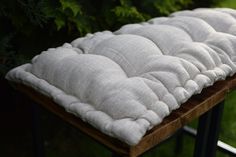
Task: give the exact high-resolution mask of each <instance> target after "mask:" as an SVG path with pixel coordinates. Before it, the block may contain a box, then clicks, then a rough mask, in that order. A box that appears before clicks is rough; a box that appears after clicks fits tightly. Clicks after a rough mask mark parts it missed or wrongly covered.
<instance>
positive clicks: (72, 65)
mask: <svg viewBox="0 0 236 157" xmlns="http://www.w3.org/2000/svg"><path fill="white" fill-rule="evenodd" d="M235 18H236V11H235V10H232V9H227V8H223V9H221V8H216V9H204V8H202V9H196V10H194V11H180V12H176V13H173V14H172V15H171V16H170V17H159V18H153V19H151V20H149V21H148V22H144V23H139V24H128V25H125V26H123V27H121V28H120V29H119V30H117V31H115V32H110V31H103V32H97V33H94V34H88V35H86V36H85V37H82V38H78V39H76V40H74V41H73V42H71V43H65V44H64V45H63V46H61V47H57V48H50V49H48V50H47V51H44V52H42V53H41V54H39V55H37V56H35V57H34V58H33V59H32V62H31V63H28V64H24V65H22V66H19V67H16V68H14V69H13V70H11V71H10V72H9V73H8V74H7V75H6V78H7V79H8V80H11V81H15V82H18V83H23V84H25V85H28V86H31V87H32V88H34V89H36V90H37V91H39V92H41V93H43V94H45V95H46V96H48V97H50V98H51V99H53V100H54V101H55V102H56V103H58V104H59V105H61V106H62V107H64V108H65V110H66V111H68V112H70V113H72V114H74V115H76V116H78V117H79V118H81V119H82V120H84V121H86V122H88V123H90V124H91V125H93V126H94V127H96V128H97V129H99V130H101V131H102V132H103V133H105V134H107V135H110V136H112V137H115V138H118V139H120V140H121V141H124V142H126V143H127V144H129V145H135V144H137V143H138V142H139V141H140V139H141V138H142V137H143V135H144V134H145V133H146V131H147V130H149V129H151V128H152V127H153V126H155V125H157V124H160V123H161V122H162V120H163V118H164V117H166V116H167V115H169V114H170V113H171V111H172V110H174V109H177V108H179V107H180V105H181V104H182V103H184V102H186V101H187V100H188V99H189V98H190V97H191V96H192V95H193V94H196V93H200V92H201V90H202V89H203V88H204V87H208V86H210V85H212V84H213V83H214V82H216V81H217V80H222V79H225V78H226V77H227V76H232V75H233V74H235V72H236V64H235V61H236V57H235V56H236V37H235V36H234V35H235V34H236V19H235Z"/></svg>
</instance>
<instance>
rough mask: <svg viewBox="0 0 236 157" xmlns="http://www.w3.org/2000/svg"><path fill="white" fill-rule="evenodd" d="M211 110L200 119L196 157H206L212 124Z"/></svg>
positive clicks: (195, 149)
mask: <svg viewBox="0 0 236 157" xmlns="http://www.w3.org/2000/svg"><path fill="white" fill-rule="evenodd" d="M211 114H212V113H211V110H210V111H208V112H206V113H205V114H203V115H202V116H201V117H200V118H199V122H198V129H197V137H196V141H195V148H194V155H193V156H194V157H206V156H205V155H206V149H207V148H206V147H207V138H208V133H209V126H210V122H211Z"/></svg>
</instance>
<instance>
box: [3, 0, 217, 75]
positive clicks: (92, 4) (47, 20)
mask: <svg viewBox="0 0 236 157" xmlns="http://www.w3.org/2000/svg"><path fill="white" fill-rule="evenodd" d="M201 1H202V0H201ZM201 1H199V0H194V1H193V0H145V1H141V0H1V5H0V20H1V22H2V24H1V25H0V51H1V52H0V67H1V69H0V74H1V75H0V76H3V75H4V74H5V73H6V71H8V70H9V69H10V68H12V67H14V66H16V65H18V64H21V63H22V62H26V61H28V60H29V59H30V58H31V57H32V56H34V55H35V54H38V53H39V52H41V51H43V50H45V49H46V48H48V47H55V46H58V45H61V44H62V43H63V42H65V41H68V42H69V41H71V40H72V39H74V38H77V37H79V36H84V35H85V34H86V33H88V32H95V31H102V30H116V29H118V28H119V27H120V26H121V25H124V24H126V23H135V22H141V21H145V20H148V19H150V18H151V17H155V16H164V15H168V14H170V13H171V12H174V11H177V10H181V9H187V8H192V7H198V6H201V4H203V3H201ZM213 1H215V0H208V1H202V2H204V5H207V6H209V5H210V4H211V3H212V2H213ZM206 2H207V3H206Z"/></svg>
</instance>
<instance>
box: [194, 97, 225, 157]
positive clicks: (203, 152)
mask: <svg viewBox="0 0 236 157" xmlns="http://www.w3.org/2000/svg"><path fill="white" fill-rule="evenodd" d="M223 108H224V102H221V103H219V104H217V105H216V106H215V107H213V108H212V109H211V110H210V111H208V112H206V113H205V114H204V115H202V116H201V117H200V118H199V124H198V129H197V137H196V142H195V150H194V157H215V155H216V150H217V142H218V137H219V131H220V122H221V117H222V113H223Z"/></svg>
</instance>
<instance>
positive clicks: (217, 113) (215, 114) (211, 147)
mask: <svg viewBox="0 0 236 157" xmlns="http://www.w3.org/2000/svg"><path fill="white" fill-rule="evenodd" d="M223 109H224V102H221V103H220V104H218V105H217V106H215V107H214V108H213V109H212V118H211V125H210V130H209V136H208V141H207V142H208V143H207V156H208V157H215V156H216V150H217V142H218V138H219V133H220V123H221V118H222V113H223Z"/></svg>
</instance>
